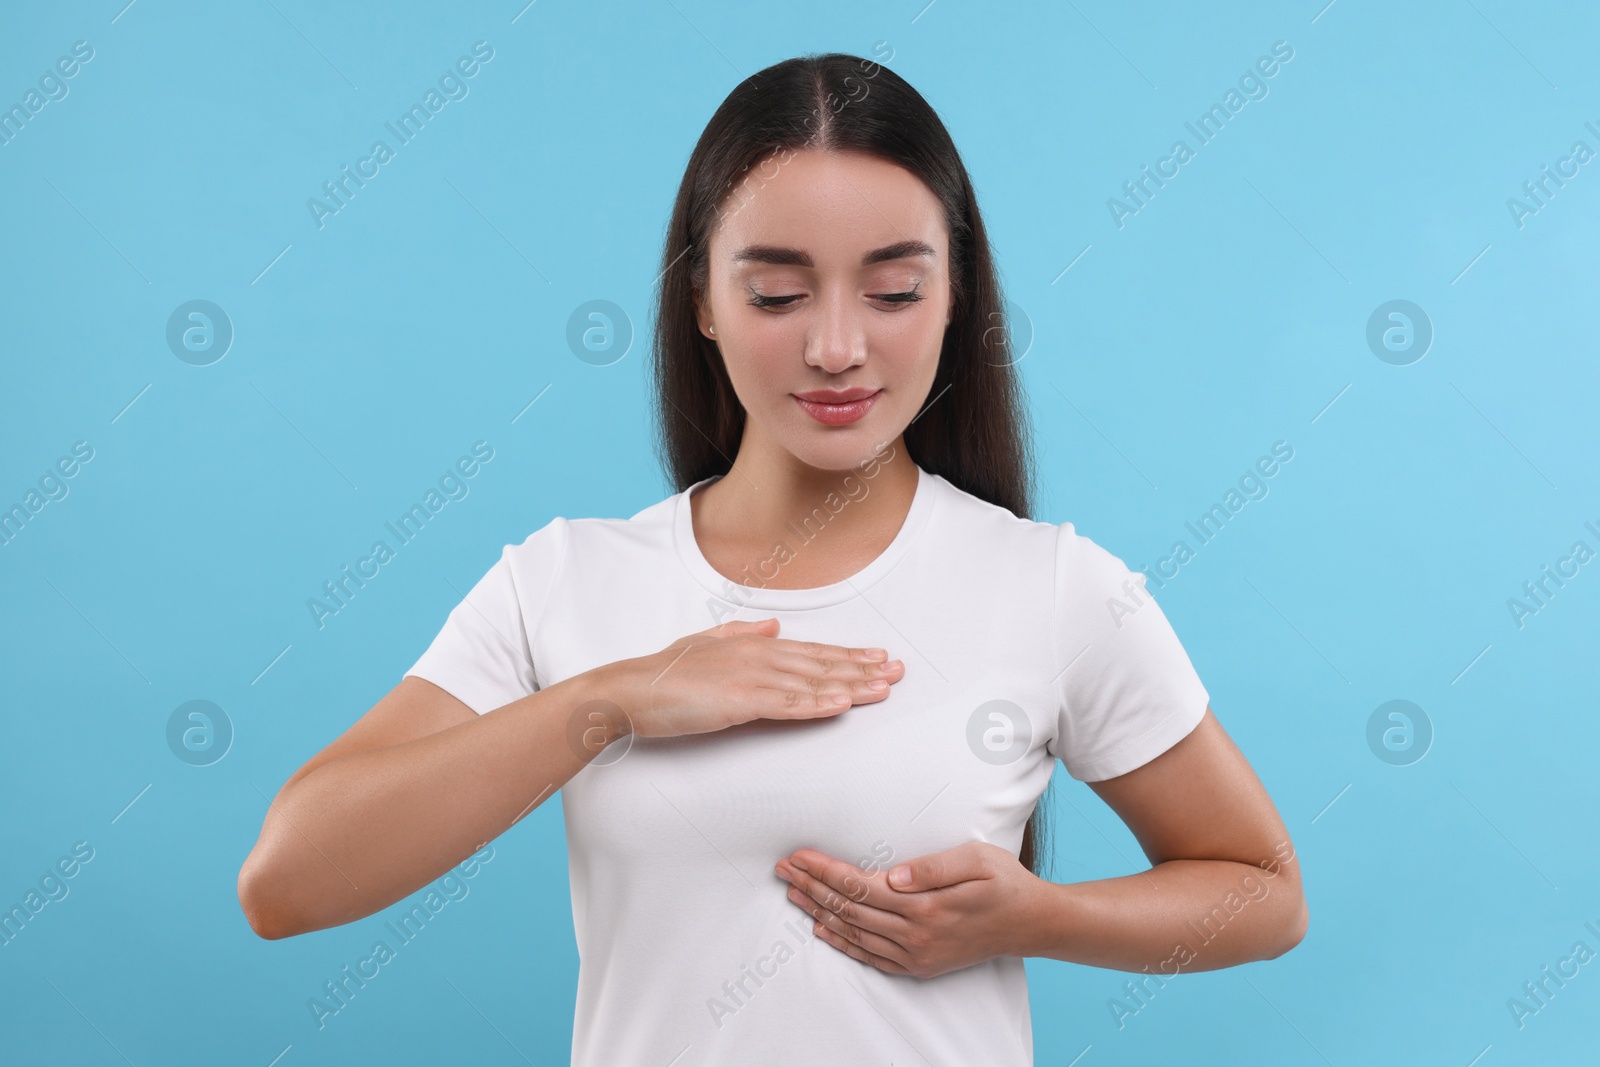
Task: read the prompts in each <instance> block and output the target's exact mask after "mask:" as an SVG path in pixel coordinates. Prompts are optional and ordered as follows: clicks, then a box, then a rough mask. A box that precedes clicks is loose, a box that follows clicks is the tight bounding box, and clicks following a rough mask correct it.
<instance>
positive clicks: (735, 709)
mask: <svg viewBox="0 0 1600 1067" xmlns="http://www.w3.org/2000/svg"><path fill="white" fill-rule="evenodd" d="M777 632H778V620H777V619H775V618H774V619H762V620H761V621H760V622H725V623H723V624H722V625H720V626H713V627H712V628H711V629H709V630H701V631H700V632H699V633H695V634H689V635H688V636H687V637H681V638H679V639H678V640H676V641H674V642H673V643H672V644H670V645H668V646H667V647H666V648H664V649H662V650H661V651H660V652H656V653H654V654H652V655H648V656H639V657H637V658H635V659H628V660H621V661H618V662H617V663H613V664H609V665H608V666H607V667H606V668H602V669H603V670H610V671H613V672H615V681H616V685H617V688H616V689H615V690H614V692H615V693H616V697H617V703H618V704H619V705H620V706H621V707H622V709H623V710H624V711H625V713H626V715H627V718H628V720H629V728H631V730H632V732H633V733H635V734H637V735H638V736H640V737H676V736H679V735H681V734H703V733H711V732H713V731H716V730H724V729H727V728H728V727H730V726H737V725H739V724H740V723H744V722H749V721H751V720H752V719H820V718H827V717H830V716H834V715H838V714H839V713H841V712H843V711H844V710H845V709H846V708H849V707H852V706H853V705H856V704H873V703H877V702H878V701H880V700H882V699H883V698H884V697H886V696H888V695H889V686H890V685H891V684H892V683H894V682H898V681H899V680H900V679H901V678H902V677H904V675H905V665H904V664H903V663H901V662H900V661H899V660H896V661H894V662H893V664H892V665H891V664H888V663H885V662H884V661H885V660H887V659H888V653H887V652H886V651H885V650H883V649H868V648H850V647H846V646H842V645H828V644H822V643H820V642H816V641H791V640H788V639H787V638H780V637H777V636H775V635H776V634H777ZM875 682H876V683H880V684H879V685H878V686H876V687H875V686H874V683H875Z"/></svg>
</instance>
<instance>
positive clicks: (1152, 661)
mask: <svg viewBox="0 0 1600 1067" xmlns="http://www.w3.org/2000/svg"><path fill="white" fill-rule="evenodd" d="M1055 598H1056V599H1055V641H1054V647H1055V650H1056V670H1057V671H1058V672H1059V673H1058V674H1057V676H1056V679H1055V681H1054V682H1053V687H1054V698H1055V700H1056V709H1057V719H1056V734H1055V737H1054V738H1052V739H1051V740H1050V741H1049V743H1048V744H1047V745H1046V746H1045V747H1046V751H1048V752H1049V753H1050V754H1051V755H1053V756H1056V757H1058V758H1059V759H1060V760H1061V761H1062V763H1064V764H1066V767H1067V773H1068V774H1070V775H1072V777H1074V778H1076V779H1078V780H1079V781H1083V782H1098V781H1100V780H1102V779H1105V778H1115V777H1116V776H1117V775H1119V774H1126V773H1127V772H1129V771H1131V770H1134V769H1135V768H1137V767H1142V766H1143V765H1144V764H1146V763H1148V762H1150V761H1151V760H1153V759H1155V758H1156V757H1157V756H1159V755H1161V753H1163V752H1165V751H1167V749H1169V748H1171V747H1172V746H1173V745H1175V744H1177V743H1178V742H1179V741H1181V740H1182V739H1183V738H1185V737H1187V736H1188V735H1189V732H1190V731H1191V730H1193V729H1194V728H1195V727H1196V726H1198V725H1199V723H1200V720H1201V719H1202V718H1204V717H1205V712H1206V708H1207V706H1208V705H1209V703H1210V700H1211V697H1210V694H1208V693H1207V692H1206V688H1205V686H1204V685H1202V684H1201V682H1200V676H1199V675H1198V674H1196V673H1195V669H1194V665H1193V664H1192V663H1190V662H1189V655H1188V653H1187V652H1185V651H1184V648H1183V645H1182V644H1180V643H1179V641H1178V635H1177V634H1176V633H1174V632H1173V629H1172V624H1171V623H1169V622H1168V621H1167V617H1166V615H1165V614H1164V613H1163V612H1162V611H1161V607H1160V605H1159V604H1157V603H1156V602H1155V599H1154V598H1153V597H1152V596H1151V594H1150V593H1149V592H1147V591H1146V590H1145V576H1144V575H1143V574H1141V573H1138V572H1136V571H1133V570H1130V569H1129V568H1128V566H1127V565H1126V564H1124V563H1123V562H1122V560H1121V559H1119V558H1118V557H1116V556H1114V555H1112V554H1111V553H1110V552H1108V551H1106V550H1105V549H1104V548H1102V547H1100V546H1099V545H1097V544H1096V543H1095V542H1093V541H1091V540H1090V539H1089V538H1087V537H1084V536H1083V535H1082V534H1080V533H1078V532H1077V531H1076V530H1074V529H1073V525H1072V523H1070V522H1066V523H1062V524H1060V526H1059V528H1058V529H1057V532H1056V574H1055Z"/></svg>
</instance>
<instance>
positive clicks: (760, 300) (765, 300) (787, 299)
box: [750, 289, 924, 308]
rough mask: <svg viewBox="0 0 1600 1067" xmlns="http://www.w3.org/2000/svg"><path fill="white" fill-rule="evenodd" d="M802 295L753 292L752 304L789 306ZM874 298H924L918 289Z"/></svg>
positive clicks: (900, 300) (911, 300)
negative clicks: (767, 294) (771, 294)
mask: <svg viewBox="0 0 1600 1067" xmlns="http://www.w3.org/2000/svg"><path fill="white" fill-rule="evenodd" d="M800 296H801V294H798V293H796V294H795V295H793V296H766V295H764V294H762V293H755V292H752V293H751V294H750V306H751V307H758V308H770V307H787V306H789V305H790V304H792V303H794V302H795V301H796V300H799V299H800ZM872 299H874V300H881V301H883V302H884V303H887V304H914V303H916V302H917V301H918V300H922V299H924V298H923V296H922V294H921V293H920V292H918V291H917V290H916V289H911V290H908V291H907V292H904V293H881V294H879V295H877V296H874V297H873V298H872Z"/></svg>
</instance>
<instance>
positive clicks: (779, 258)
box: [733, 240, 935, 268]
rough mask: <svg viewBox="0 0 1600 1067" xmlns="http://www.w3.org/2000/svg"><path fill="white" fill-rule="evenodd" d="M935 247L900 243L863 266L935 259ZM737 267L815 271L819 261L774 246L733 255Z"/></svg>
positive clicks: (878, 252)
mask: <svg viewBox="0 0 1600 1067" xmlns="http://www.w3.org/2000/svg"><path fill="white" fill-rule="evenodd" d="M934 255H935V253H934V250H933V246H931V245H929V244H928V243H927V242H926V241H916V240H911V241H896V242H895V243H894V244H892V245H884V246H883V247H882V248H874V249H873V250H872V251H870V252H868V253H867V254H866V255H864V256H862V257H861V265H862V266H863V267H870V266H872V265H873V264H874V263H886V262H888V261H889V260H894V259H912V258H914V257H917V256H927V257H928V258H929V259H932V258H933V257H934ZM733 262H735V263H771V264H773V265H774V266H779V267H813V268H814V267H815V266H816V265H817V264H816V261H815V260H813V259H812V258H811V254H810V253H809V252H805V251H802V250H801V249H798V248H779V247H776V246H774V245H750V246H749V247H747V248H741V249H739V251H737V252H735V253H734V254H733Z"/></svg>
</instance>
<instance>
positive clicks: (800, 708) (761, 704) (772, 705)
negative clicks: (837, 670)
mask: <svg viewBox="0 0 1600 1067" xmlns="http://www.w3.org/2000/svg"><path fill="white" fill-rule="evenodd" d="M888 695H889V689H888V686H885V687H884V688H883V689H881V690H880V689H873V688H871V687H870V683H868V682H866V681H855V682H845V681H839V680H821V679H806V678H801V677H799V676H798V675H793V674H786V673H784V672H782V671H778V672H775V673H774V674H772V675H771V676H770V677H769V678H767V679H765V680H764V681H763V682H761V683H759V684H758V685H757V686H756V687H755V688H754V689H752V690H750V694H749V697H748V699H747V700H746V701H744V706H745V707H747V708H748V709H749V711H750V712H751V713H753V715H754V716H755V717H756V718H762V719H816V718H822V717H824V716H828V715H838V714H840V713H841V712H843V711H845V710H847V709H848V708H850V707H851V706H852V705H855V704H871V703H875V702H877V701H880V700H882V699H883V698H884V697H886V696H888Z"/></svg>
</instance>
